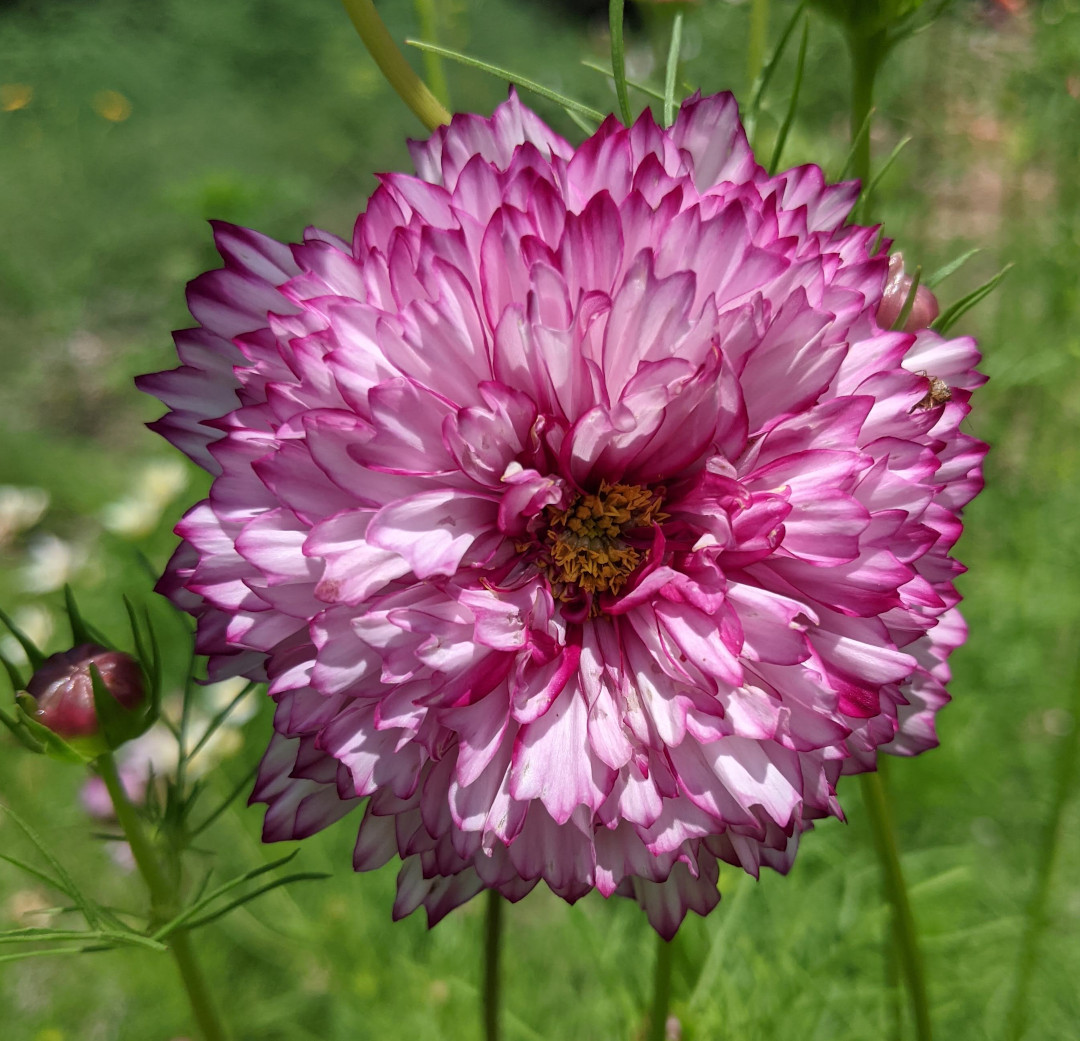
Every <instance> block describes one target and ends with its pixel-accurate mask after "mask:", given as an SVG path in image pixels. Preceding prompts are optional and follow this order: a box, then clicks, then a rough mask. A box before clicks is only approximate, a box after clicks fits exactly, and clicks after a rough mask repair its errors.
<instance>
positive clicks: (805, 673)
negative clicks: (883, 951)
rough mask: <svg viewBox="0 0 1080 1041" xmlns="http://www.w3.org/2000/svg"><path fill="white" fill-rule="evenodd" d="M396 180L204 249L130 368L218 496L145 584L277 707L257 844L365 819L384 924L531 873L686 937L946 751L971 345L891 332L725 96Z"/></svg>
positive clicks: (228, 235) (187, 525)
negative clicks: (870, 775) (723, 902)
mask: <svg viewBox="0 0 1080 1041" xmlns="http://www.w3.org/2000/svg"><path fill="white" fill-rule="evenodd" d="M413 157H414V161H415V164H416V170H417V176H415V177H409V176H405V175H403V174H388V175H385V176H384V177H383V178H382V180H381V183H380V186H379V188H378V189H377V190H376V191H375V193H374V194H373V195H372V197H371V199H370V200H369V201H368V205H367V207H366V210H365V212H364V213H363V214H362V215H361V216H360V218H359V219H358V221H357V223H356V227H355V229H354V232H353V235H352V238H351V241H344V240H342V239H340V238H337V237H336V236H333V235H330V234H327V233H326V232H323V231H318V230H315V229H310V230H309V231H308V232H307V233H306V235H305V237H304V240H303V242H301V243H299V244H296V245H293V246H284V245H282V244H280V243H277V242H274V241H273V240H271V239H268V238H266V237H265V236H262V235H259V234H257V233H256V232H252V231H248V230H246V229H243V228H237V227H233V226H230V225H223V224H217V225H215V229H214V230H215V237H216V241H217V245H218V248H219V250H220V251H221V254H222V257H223V259H224V267H223V268H221V269H220V270H217V271H212V272H209V273H207V274H204V275H202V276H201V277H200V278H198V279H196V280H195V281H194V282H193V283H192V285H191V287H190V290H189V303H190V306H191V310H192V313H193V314H194V316H195V318H196V319H197V321H198V322H199V327H198V328H196V329H193V330H188V331H185V332H181V333H178V334H177V336H176V344H177V350H178V353H179V355H180V359H181V363H182V364H181V367H180V368H178V369H176V370H174V371H172V372H166V373H159V374H156V375H153V376H147V377H143V379H142V380H141V385H142V387H143V388H144V389H146V390H147V391H149V392H150V393H152V394H155V395H157V396H158V397H160V398H161V399H162V401H164V402H165V403H166V404H167V405H168V406H169V409H170V411H169V413H168V414H167V415H166V416H165V417H164V418H163V419H162V420H160V421H159V422H158V423H157V424H155V425H156V428H157V429H158V430H159V431H160V432H161V433H162V434H164V435H165V436H166V437H168V438H169V439H170V440H171V441H172V442H173V443H174V444H176V445H177V446H178V447H180V448H182V449H183V450H184V451H185V452H187V453H188V454H189V455H190V456H191V457H192V458H193V459H194V460H196V461H197V462H198V463H200V464H201V465H202V466H204V467H205V468H206V469H207V470H208V471H209V472H210V473H211V474H212V475H213V485H212V487H211V490H210V494H209V497H208V498H207V499H206V500H205V501H203V502H201V503H199V504H198V505H196V506H195V507H194V508H193V509H192V510H191V511H189V512H188V514H187V515H186V516H185V518H184V519H183V520H182V522H181V523H180V525H179V527H178V529H177V530H178V532H179V534H180V535H181V537H182V542H181V545H180V547H179V549H178V550H177V552H176V554H175V556H174V558H173V560H172V562H171V563H170V565H169V568H168V571H167V574H166V576H165V577H164V578H163V580H162V583H161V587H160V588H161V589H162V591H163V592H165V593H167V594H168V595H169V596H170V597H172V599H173V600H174V601H175V602H176V603H177V604H178V605H179V606H181V607H183V608H184V609H185V610H188V611H190V612H191V613H192V614H193V615H194V616H195V617H196V618H197V619H198V648H199V650H200V651H201V652H202V653H205V654H207V655H208V656H209V660H210V670H211V676H212V678H215V679H217V678H224V677H226V676H228V675H244V676H248V677H251V678H253V679H265V680H267V681H268V683H269V690H270V694H271V696H272V697H273V699H274V700H275V702H276V705H277V709H276V714H275V718H274V728H275V734H274V737H273V738H272V740H271V741H270V745H269V748H268V750H267V752H266V755H265V757H264V759H263V762H262V766H261V769H260V772H259V777H258V781H257V784H256V789H255V792H254V795H253V799H254V800H256V801H259V802H262V803H264V804H265V805H266V807H267V812H266V821H265V828H264V834H265V836H266V838H267V839H275V840H276V839H295V838H300V837H303V836H305V835H309V834H311V833H313V832H315V831H318V830H319V829H321V828H323V827H325V826H327V825H328V824H329V823H331V822H332V821H334V820H336V819H338V818H339V817H341V816H343V815H344V814H346V813H347V812H349V811H350V810H352V809H354V808H358V807H362V808H363V819H362V821H361V823H360V827H359V833H358V839H357V844H356V848H355V853H354V858H353V860H354V865H355V867H356V868H357V869H358V870H367V869H370V868H375V867H378V866H380V865H382V864H384V863H385V862H386V861H387V860H389V859H391V858H392V857H394V856H398V857H400V858H401V861H402V867H401V872H400V875H399V880H398V899H397V902H396V904H395V908H394V913H395V915H404V914H408V913H410V912H411V911H413V910H414V909H416V908H418V907H420V906H423V907H424V908H425V909H426V910H427V913H428V916H429V919H430V920H431V921H437V920H438V919H439V918H440V917H442V916H443V915H444V914H446V913H447V911H449V910H450V909H451V908H453V907H455V906H457V905H458V904H460V903H462V902H464V901H466V900H468V899H469V898H470V897H472V896H473V895H475V894H476V893H477V892H479V891H480V890H482V889H484V888H496V889H498V890H500V891H501V892H502V893H503V894H505V895H506V896H507V897H508V898H510V899H518V898H520V897H521V896H523V895H524V894H525V893H527V892H528V891H529V890H530V889H531V888H532V887H533V886H535V885H536V884H537V883H538V882H541V881H543V882H544V883H545V884H546V885H548V886H549V887H550V888H551V889H552V890H553V891H555V892H556V893H558V894H560V895H561V896H563V897H565V898H566V899H567V900H576V899H577V898H579V897H581V896H583V895H584V894H586V893H588V892H590V891H591V890H593V889H596V890H599V891H600V893H602V894H603V895H604V896H611V895H612V894H621V895H626V896H631V897H634V898H635V899H637V900H638V901H639V902H640V903H641V904H642V906H643V907H644V908H645V909H646V911H647V913H648V915H649V918H650V920H651V921H652V922H653V924H654V925H655V926H656V928H657V929H658V930H659V931H660V932H661V933H663V934H664V935H665V936H670V935H672V934H673V933H674V931H675V929H676V928H677V927H678V924H679V922H680V921H681V920H682V918H683V916H684V915H685V913H686V911H687V910H688V909H693V910H695V911H698V912H700V913H704V912H706V911H708V910H709V909H710V908H711V907H712V906H714V905H715V903H716V902H717V900H718V892H717V887H716V881H717V872H718V864H719V862H720V861H726V862H728V863H731V864H734V865H737V866H739V867H741V868H743V869H745V870H746V871H749V872H751V873H753V874H756V873H757V872H758V870H759V868H760V866H761V865H762V864H765V865H768V866H771V867H773V868H776V869H778V870H781V871H783V870H786V869H787V868H788V867H789V866H790V864H791V863H792V858H793V857H794V855H795V849H796V846H797V844H798V840H799V836H800V835H801V833H802V832H803V831H805V830H806V829H807V828H809V827H810V826H811V824H812V822H813V821H814V820H815V819H817V818H821V817H825V816H840V814H841V810H840V804H839V801H838V799H837V793H836V786H837V782H838V780H839V778H840V776H841V774H843V773H854V772H858V771H861V770H868V769H873V768H874V765H875V763H876V757H877V755H878V753H879V752H882V751H886V752H893V753H897V754H903V755H909V754H914V753H916V752H919V751H922V750H924V749H926V748H929V747H931V746H932V745H934V744H935V743H936V737H935V734H934V717H935V714H936V712H937V710H938V709H939V708H940V707H941V706H942V705H943V704H944V703H945V701H946V700H947V695H946V693H945V686H944V685H945V682H946V681H947V680H948V677H949V669H948V664H947V659H948V657H949V655H950V653H951V652H952V651H953V650H954V649H955V648H956V647H957V646H959V644H960V643H962V642H963V639H964V626H963V622H962V620H961V618H960V616H959V614H958V612H957V609H956V605H957V603H958V601H959V596H958V594H957V592H956V589H955V587H954V585H953V580H954V579H955V577H956V576H957V574H959V572H960V571H961V570H962V568H961V566H960V565H959V564H958V563H957V562H956V561H955V560H954V559H953V557H952V556H951V550H952V547H953V544H954V543H955V541H956V539H957V538H958V537H959V534H960V530H961V525H960V521H959V511H960V509H961V507H962V506H963V505H964V504H965V503H966V502H967V501H968V500H969V499H970V498H971V497H972V496H973V495H974V494H975V493H976V492H977V491H978V489H979V487H980V484H981V475H980V467H981V460H982V456H983V453H984V451H985V446H983V445H982V444H980V443H979V442H978V441H976V440H975V439H974V438H972V437H970V436H969V435H968V434H966V433H965V432H963V431H962V430H961V427H960V424H961V420H962V419H963V418H964V417H965V416H966V415H967V414H968V411H969V404H968V403H969V399H970V396H971V392H972V391H973V390H974V389H975V388H976V387H977V386H979V385H980V384H981V382H982V377H981V376H979V375H978V373H977V372H976V371H975V364H976V362H977V360H978V354H977V351H976V348H975V344H974V343H973V341H971V340H970V339H967V338H960V339H954V340H945V339H943V338H942V337H941V336H939V335H938V334H937V333H935V332H933V331H931V330H927V329H919V330H917V331H915V332H904V331H891V330H887V329H883V328H882V327H881V325H880V324H879V322H878V319H877V315H878V313H879V308H880V307H881V303H882V298H883V293H884V290H885V285H886V280H887V278H888V270H889V260H888V253H887V246H888V243H885V244H884V245H883V246H882V247H880V248H879V247H878V246H877V245H876V240H877V232H876V229H873V228H863V227H859V226H855V225H846V224H845V223H844V222H845V220H846V219H847V217H848V215H849V213H850V212H851V209H852V206H853V205H854V202H855V200H856V197H857V186H856V185H854V184H838V185H827V184H826V183H825V180H824V177H823V175H822V173H821V171H820V170H819V169H818V168H817V167H813V166H807V167H800V168H797V169H793V170H787V171H784V172H782V173H780V174H777V175H775V176H771V175H769V174H768V173H767V172H766V171H765V170H764V169H762V168H761V167H760V166H758V164H757V163H756V162H755V160H754V157H753V155H752V153H751V151H750V149H749V147H748V145H747V142H746V139H745V136H744V134H743V131H742V128H741V126H740V124H739V119H738V113H737V109H736V106H735V103H734V101H733V99H732V98H731V97H730V96H728V95H720V96H717V97H711V98H692V99H690V100H689V101H687V103H686V104H684V105H683V107H682V109H681V111H680V113H679V115H678V117H677V119H676V121H675V123H674V124H673V125H672V126H671V127H670V128H667V129H664V128H661V127H659V126H657V125H656V123H655V122H654V121H653V119H652V117H651V115H650V114H649V113H647V112H646V113H645V114H643V115H642V117H641V118H640V119H639V120H638V121H637V122H636V123H635V124H634V126H632V127H629V128H627V127H623V126H622V125H620V124H619V123H618V122H617V121H615V120H614V119H612V120H608V121H607V122H606V123H604V125H603V126H601V127H600V129H599V130H598V131H597V132H596V133H595V134H594V135H592V136H591V137H590V138H588V139H587V140H586V141H584V142H583V143H582V144H581V145H580V146H579V147H577V148H575V147H572V146H571V145H570V144H568V143H567V142H566V141H564V140H563V139H562V138H560V137H559V136H558V135H556V134H554V133H553V132H552V131H551V130H550V129H549V128H548V127H546V126H545V125H544V124H543V123H542V122H541V121H540V120H539V119H538V118H537V117H536V116H535V115H534V114H533V113H532V112H530V111H529V110H528V109H526V108H525V107H524V106H523V105H521V104H520V102H519V101H518V100H517V98H516V97H515V96H511V98H510V100H509V101H507V102H506V103H505V104H504V105H501V106H500V107H499V108H498V109H497V110H496V112H495V113H494V115H493V116H492V117H491V118H490V119H483V118H480V117H476V116H457V117H455V119H454V121H453V123H452V124H451V125H450V126H449V127H445V128H442V129H440V130H438V131H436V132H435V133H434V134H433V135H432V137H431V139H430V140H429V141H427V142H425V143H422V144H417V145H415V146H414V148H413ZM935 381H938V382H940V385H941V386H944V387H946V388H947V390H948V393H947V394H944V393H941V392H940V387H939V392H938V393H934V392H933V391H934V388H935V387H937V386H938V382H935Z"/></svg>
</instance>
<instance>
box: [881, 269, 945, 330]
mask: <svg viewBox="0 0 1080 1041" xmlns="http://www.w3.org/2000/svg"><path fill="white" fill-rule="evenodd" d="M911 281H912V279H911V276H910V275H909V274H907V272H905V271H904V255H903V254H902V253H894V254H893V255H892V256H891V257H889V278H888V280H887V281H886V283H885V294H884V296H882V298H881V304H880V305H879V306H878V312H877V322H878V325H880V326H881V328H882V329H891V328H892V327H893V323H894V322H895V321H896V319H897V318H899V317H900V312H901V311H902V310H903V309H904V303H905V302H906V301H907V298H908V293H910V292H911ZM940 312H941V308H939V307H938V302H937V297H936V296H934V294H933V293H931V292H930V290H929V289H927V288H926V286H919V288H918V289H916V290H915V302H914V303H913V304H912V305H911V313H910V314H909V315H908V316H907V321H906V322H904V332H906V333H914V332H918V331H919V330H920V329H926V328H928V327H929V326H930V323H931V322H932V321H933V320H934V319H935V318H937V316H938V314H939V313H940Z"/></svg>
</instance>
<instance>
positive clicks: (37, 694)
mask: <svg viewBox="0 0 1080 1041" xmlns="http://www.w3.org/2000/svg"><path fill="white" fill-rule="evenodd" d="M91 664H93V665H94V667H95V668H96V669H97V671H98V674H99V675H100V676H101V679H102V682H103V683H104V684H105V688H106V689H107V690H108V691H109V693H110V694H112V696H113V697H114V698H116V700H117V701H119V702H120V704H121V705H123V706H124V708H128V709H131V708H135V707H136V706H137V705H139V704H140V703H141V702H142V700H143V698H144V697H145V688H144V686H143V675H142V669H140V668H139V664H138V662H136V661H135V659H134V658H132V657H131V656H130V655H127V654H123V653H122V652H120V651H109V650H106V649H105V648H104V647H101V646H99V645H98V644H94V643H84V644H80V645H79V646H78V647H73V648H72V649H71V650H70V651H61V652H60V653H59V654H53V655H50V656H49V657H48V658H46V659H45V661H44V662H42V664H41V668H40V669H38V670H37V672H35V673H34V675H33V676H31V677H30V682H29V683H28V684H27V685H26V692H27V694H29V695H30V696H31V697H32V698H33V699H34V700H35V701H36V702H37V709H36V710H35V712H34V718H35V719H36V720H37V721H38V722H39V723H41V724H42V725H43V726H47V727H48V728H49V729H50V730H51V731H52V732H53V733H54V734H59V735H60V736H61V737H68V738H70V737H88V736H90V735H92V734H96V733H97V732H98V718H97V712H96V711H95V709H94V683H93V680H92V679H91V677H90V665H91Z"/></svg>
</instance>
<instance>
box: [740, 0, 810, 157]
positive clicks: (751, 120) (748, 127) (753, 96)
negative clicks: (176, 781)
mask: <svg viewBox="0 0 1080 1041" xmlns="http://www.w3.org/2000/svg"><path fill="white" fill-rule="evenodd" d="M806 3H807V0H801V2H800V4H799V5H798V7H796V8H795V10H794V12H793V13H792V15H791V18H790V19H789V20H788V23H787V25H785V26H784V29H783V31H782V32H781V33H780V39H779V41H778V42H777V44H776V47H775V48H774V49H773V52H772V54H771V55H770V57H769V60H768V61H767V62H766V63H765V66H764V68H762V70H761V72H760V74H759V75H758V77H757V79H756V80H754V84H753V86H752V87H751V88H750V101H749V103H748V104H747V105H746V111H745V113H744V114H743V130H744V131H745V132H746V136H747V139H748V140H749V141H750V142H751V144H756V142H755V141H754V129H755V127H756V126H757V118H758V113H759V111H760V110H761V102H762V100H763V99H764V97H765V91H766V90H767V89H768V87H769V81H770V80H771V79H772V76H773V73H774V72H775V71H776V69H777V66H779V64H780V59H781V58H782V57H783V54H784V49H785V48H786V47H787V43H788V40H789V39H790V37H791V34H792V32H794V30H795V26H796V25H798V24H799V18H800V16H801V15H802V13H803V11H804V10H805V9H806Z"/></svg>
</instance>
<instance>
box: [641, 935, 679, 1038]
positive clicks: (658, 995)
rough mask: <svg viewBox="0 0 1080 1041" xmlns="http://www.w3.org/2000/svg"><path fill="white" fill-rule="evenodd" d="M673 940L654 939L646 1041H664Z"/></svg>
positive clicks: (673, 948) (673, 947) (669, 999)
mask: <svg viewBox="0 0 1080 1041" xmlns="http://www.w3.org/2000/svg"><path fill="white" fill-rule="evenodd" d="M674 950H675V940H674V939H671V940H665V939H664V938H663V937H662V936H658V937H657V938H656V965H655V967H654V969H653V997H652V1008H651V1009H649V1032H648V1034H647V1035H646V1041H664V1037H665V1035H666V1034H667V1020H668V1008H669V1007H670V1005H671V962H672V954H673V952H674Z"/></svg>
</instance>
